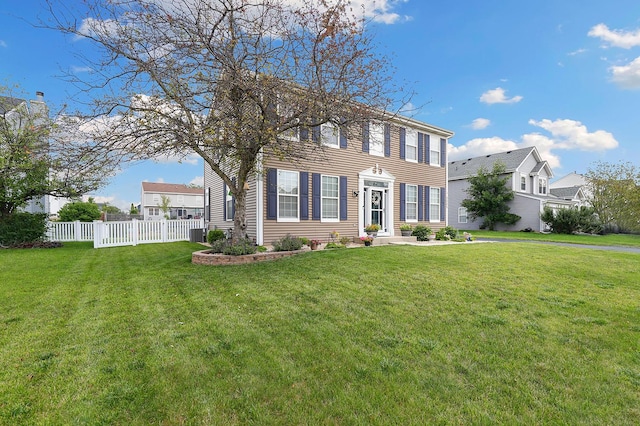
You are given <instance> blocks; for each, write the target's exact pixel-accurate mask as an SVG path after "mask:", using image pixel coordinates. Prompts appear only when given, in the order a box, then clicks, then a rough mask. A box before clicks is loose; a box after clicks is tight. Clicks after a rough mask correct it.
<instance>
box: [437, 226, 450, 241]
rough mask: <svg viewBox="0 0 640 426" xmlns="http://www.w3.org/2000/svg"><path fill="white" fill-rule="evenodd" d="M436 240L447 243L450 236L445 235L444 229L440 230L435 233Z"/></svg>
mask: <svg viewBox="0 0 640 426" xmlns="http://www.w3.org/2000/svg"><path fill="white" fill-rule="evenodd" d="M436 240H438V241H449V240H451V236H450V235H449V234H447V232H446V231H445V230H444V228H442V229H440V230H439V231H438V232H436Z"/></svg>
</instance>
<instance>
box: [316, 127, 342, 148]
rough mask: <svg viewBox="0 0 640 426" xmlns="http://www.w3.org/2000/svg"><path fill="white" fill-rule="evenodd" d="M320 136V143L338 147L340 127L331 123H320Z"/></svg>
mask: <svg viewBox="0 0 640 426" xmlns="http://www.w3.org/2000/svg"><path fill="white" fill-rule="evenodd" d="M320 137H321V138H322V144H323V145H326V146H331V147H334V148H339V147H340V129H339V128H338V126H336V125H335V124H333V123H324V124H322V125H320Z"/></svg>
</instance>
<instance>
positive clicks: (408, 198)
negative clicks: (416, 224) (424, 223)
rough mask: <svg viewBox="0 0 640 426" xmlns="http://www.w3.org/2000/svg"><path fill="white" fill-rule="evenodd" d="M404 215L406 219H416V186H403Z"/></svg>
mask: <svg viewBox="0 0 640 426" xmlns="http://www.w3.org/2000/svg"><path fill="white" fill-rule="evenodd" d="M404 199H405V217H406V220H407V221H416V220H418V186H417V185H406V186H405V198H404Z"/></svg>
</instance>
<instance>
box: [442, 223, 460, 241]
mask: <svg viewBox="0 0 640 426" xmlns="http://www.w3.org/2000/svg"><path fill="white" fill-rule="evenodd" d="M444 233H445V234H447V235H448V236H449V238H451V239H452V240H455V239H456V238H458V230H457V229H456V228H454V227H453V226H445V227H444Z"/></svg>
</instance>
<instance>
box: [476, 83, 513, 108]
mask: <svg viewBox="0 0 640 426" xmlns="http://www.w3.org/2000/svg"><path fill="white" fill-rule="evenodd" d="M522 99H523V98H522V96H514V97H512V98H507V97H506V95H505V90H504V89H503V88H501V87H496V88H495V89H491V90H487V91H486V92H484V93H483V94H482V96H480V102H483V103H485V104H489V105H491V104H514V103H517V102H520V101H521V100H522Z"/></svg>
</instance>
